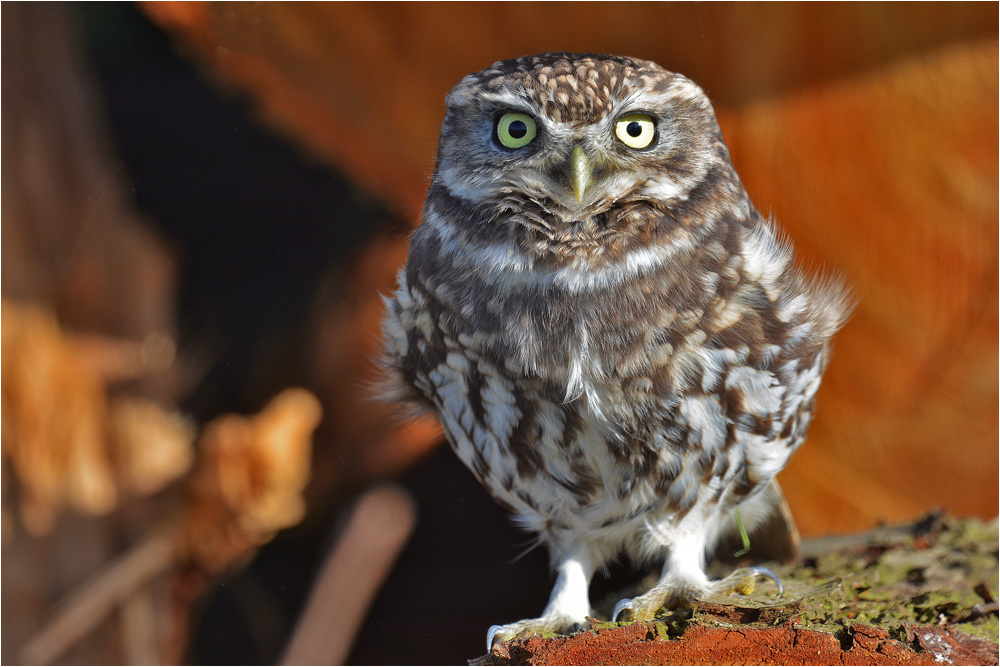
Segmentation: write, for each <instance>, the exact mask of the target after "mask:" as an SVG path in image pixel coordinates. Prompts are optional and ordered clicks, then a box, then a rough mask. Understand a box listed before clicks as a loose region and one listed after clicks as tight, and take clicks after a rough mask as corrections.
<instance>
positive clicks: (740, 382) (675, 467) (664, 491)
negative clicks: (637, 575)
mask: <svg viewBox="0 0 1000 667" xmlns="http://www.w3.org/2000/svg"><path fill="white" fill-rule="evenodd" d="M428 220H429V221H430V224H426V223H425V225H424V226H422V227H421V228H420V229H419V230H418V231H417V233H416V234H415V236H414V238H413V240H412V242H411V259H410V262H409V264H408V268H407V271H406V274H405V281H404V282H403V284H401V286H400V290H399V292H398V293H397V297H396V301H395V303H394V309H393V321H394V323H395V325H396V327H397V328H398V330H399V332H401V333H399V334H397V336H396V337H395V339H396V340H397V341H398V346H397V348H396V349H395V350H394V356H395V358H396V359H398V360H399V361H400V367H401V369H402V371H403V382H404V383H408V384H410V385H411V386H413V387H416V388H417V390H418V391H419V392H420V394H421V395H422V396H426V397H428V399H429V402H430V403H431V405H432V407H433V408H434V410H435V411H436V412H437V413H438V414H439V416H440V418H441V420H442V423H443V425H444V428H445V431H446V433H448V435H449V439H450V442H451V444H452V446H453V448H454V449H455V451H456V452H457V453H458V455H459V457H460V458H461V459H462V460H463V461H464V462H465V463H466V464H467V465H468V466H469V468H470V469H471V470H472V471H473V472H474V474H476V476H477V477H478V478H479V479H480V481H481V482H482V483H483V484H484V485H485V486H486V488H487V489H488V490H489V491H490V492H491V493H492V494H493V495H494V497H496V498H497V499H498V500H499V501H500V502H501V503H503V504H504V505H506V506H508V507H510V508H511V509H513V510H514V511H515V513H516V514H517V515H518V516H519V517H520V519H519V520H520V521H521V522H522V523H523V524H525V525H526V526H527V527H529V528H531V529H534V530H539V531H543V532H544V531H546V530H549V529H551V528H553V527H554V528H569V529H570V531H571V532H577V531H581V530H582V531H586V530H610V529H611V528H610V527H611V526H619V527H620V532H621V534H622V539H623V540H625V539H627V538H628V537H629V536H635V535H638V534H639V532H637V531H636V529H635V526H634V525H632V524H635V523H636V522H640V523H641V522H643V521H648V520H649V517H650V514H651V513H655V512H670V513H676V512H684V511H686V510H689V509H690V508H691V507H693V506H694V505H695V504H696V503H697V502H698V500H699V498H702V499H705V498H708V499H709V500H711V501H713V502H717V503H718V502H721V503H722V504H723V505H732V504H735V503H736V502H739V501H740V500H742V499H743V498H745V497H746V496H747V495H749V494H750V493H752V492H753V491H754V490H755V489H757V488H758V487H759V486H760V485H761V484H766V483H767V482H768V481H770V479H771V478H772V477H773V476H774V474H776V473H777V472H778V471H779V470H780V469H781V468H782V467H783V466H784V464H785V461H786V460H787V458H788V456H790V455H791V453H792V451H794V448H795V447H796V446H797V445H798V444H799V442H800V441H801V438H802V433H804V429H805V427H806V426H807V423H808V413H809V408H810V407H811V402H812V398H813V395H814V393H815V386H814V385H813V384H810V380H816V381H818V378H819V374H820V371H821V368H822V365H823V364H824V363H825V354H821V353H819V350H818V349H817V350H813V351H812V353H811V358H810V359H805V358H804V357H803V355H802V352H803V350H802V349H801V347H796V345H794V344H793V343H794V340H795V332H796V331H798V332H799V335H800V337H801V336H802V334H803V331H802V329H803V328H804V327H805V328H809V324H808V322H807V321H806V320H807V312H806V310H807V308H806V305H807V301H805V300H801V299H800V301H799V303H798V305H794V304H793V305H785V306H784V307H785V311H783V312H779V311H780V310H781V308H782V306H781V305H780V304H784V303H785V301H786V300H787V299H786V298H785V296H784V292H785V288H783V287H782V286H781V285H780V284H779V279H780V277H781V276H782V275H786V273H785V272H784V265H785V264H787V262H788V261H789V260H790V257H789V255H788V253H787V249H784V248H782V247H781V246H780V244H778V243H777V242H776V241H775V240H774V238H773V232H771V231H770V229H769V228H768V227H767V225H766V224H764V223H763V222H762V221H760V220H759V219H758V220H756V221H755V222H756V226H754V227H749V226H737V227H735V228H733V227H726V228H725V229H726V230H727V232H726V236H723V235H719V238H715V239H712V240H711V241H709V242H703V243H702V244H700V245H699V246H698V248H699V251H698V252H694V253H689V254H688V256H686V257H685V262H684V265H685V267H686V269H685V270H678V267H677V266H676V265H675V263H674V262H676V255H673V256H672V255H670V254H669V253H656V252H655V251H653V250H650V249H648V248H641V247H640V248H637V249H636V250H633V251H632V252H631V253H630V254H626V255H625V256H624V257H623V258H622V259H621V260H620V261H618V262H613V263H610V264H609V265H607V266H602V267H598V268H586V267H584V268H575V267H573V266H559V265H554V266H552V267H548V268H545V267H543V268H537V263H533V262H532V258H531V257H530V255H529V254H527V253H524V252H520V251H517V250H516V249H513V248H511V247H510V246H507V247H506V250H505V251H502V250H501V249H500V248H501V247H503V246H497V247H496V248H494V250H493V252H494V255H493V256H489V255H487V254H486V253H484V252H473V253H469V252H468V244H464V243H455V242H454V238H453V235H449V233H448V231H447V229H448V228H447V227H446V226H444V225H441V224H435V219H434V217H433V216H429V217H428ZM729 235H735V236H738V238H729V237H728V236H729ZM727 246H728V247H729V248H731V250H732V251H727V250H726V249H725V248H726V247H727ZM747 253H750V254H753V253H756V254H761V255H764V256H763V257H760V258H755V259H753V261H750V262H748V261H747V258H746V254H747ZM484 257H488V258H489V259H484ZM759 264H763V265H767V266H768V267H769V268H768V270H767V271H763V270H760V269H759V267H757V266H756V265H759ZM691 267H697V270H693V269H692V268H691ZM754 271H757V272H758V273H760V276H759V277H755V275H754V274H753V273H752V272H754ZM765 274H766V275H765ZM767 276H771V277H772V278H773V284H771V283H770V282H768V281H767V280H765V278H766V277H767ZM769 290H770V292H771V295H770V296H769V295H768V291H769ZM782 317H784V318H785V319H784V320H782ZM402 332H405V335H404V334H403V333H402ZM790 343H791V344H790ZM806 356H808V355H806ZM793 357H795V359H794V360H793V359H792V358H793ZM800 361H803V362H804V364H803V363H799V362H800ZM790 389H791V391H789V390H790ZM706 479H708V480H710V483H708V484H704V483H703V482H704V480H706ZM640 532H641V531H640Z"/></svg>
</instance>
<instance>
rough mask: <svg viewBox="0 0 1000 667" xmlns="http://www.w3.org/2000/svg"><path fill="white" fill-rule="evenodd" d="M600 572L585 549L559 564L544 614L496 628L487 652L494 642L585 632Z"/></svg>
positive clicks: (489, 635) (487, 637) (491, 633)
mask: <svg viewBox="0 0 1000 667" xmlns="http://www.w3.org/2000/svg"><path fill="white" fill-rule="evenodd" d="M596 569H597V566H596V564H595V559H594V555H593V553H592V552H591V550H590V549H588V548H581V549H579V550H577V551H575V552H574V553H572V554H570V555H569V556H568V557H567V558H565V559H564V560H563V561H562V562H561V563H560V564H559V567H558V572H559V574H558V576H557V577H556V584H555V586H553V588H552V595H551V596H550V597H549V603H548V604H547V605H546V606H545V611H543V612H542V615H541V616H540V617H538V618H528V619H525V620H523V621H518V622H517V623H508V624H507V625H494V626H492V627H491V628H490V630H489V632H488V633H487V635H486V650H487V651H489V650H490V649H492V648H493V642H494V641H508V640H511V639H518V638H521V637H527V636H530V635H541V634H545V633H558V634H566V633H569V632H573V631H575V630H580V629H583V628H584V627H585V626H586V624H587V615H588V614H590V596H589V594H588V589H589V587H590V579H591V578H592V577H593V576H594V571H595V570H596Z"/></svg>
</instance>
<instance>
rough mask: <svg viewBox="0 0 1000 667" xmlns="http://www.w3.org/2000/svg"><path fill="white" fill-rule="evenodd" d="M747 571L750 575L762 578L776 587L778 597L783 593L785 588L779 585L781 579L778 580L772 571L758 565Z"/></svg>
mask: <svg viewBox="0 0 1000 667" xmlns="http://www.w3.org/2000/svg"><path fill="white" fill-rule="evenodd" d="M747 569H748V570H749V571H750V574H752V575H754V576H764V577H767V578H768V579H770V580H771V581H773V582H774V585H775V586H777V587H778V596H779V597H780V596H781V594H782V593H784V592H785V587H784V586H782V585H781V579H779V578H778V575H776V574H775V573H774V572H773V571H772V570H770V569H768V568H766V567H763V566H760V565H755V566H754V567H750V568H747Z"/></svg>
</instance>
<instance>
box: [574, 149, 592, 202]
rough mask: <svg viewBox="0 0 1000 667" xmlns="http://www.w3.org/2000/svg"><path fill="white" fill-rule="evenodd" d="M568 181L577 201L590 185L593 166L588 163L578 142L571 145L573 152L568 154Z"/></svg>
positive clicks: (579, 200)
mask: <svg viewBox="0 0 1000 667" xmlns="http://www.w3.org/2000/svg"><path fill="white" fill-rule="evenodd" d="M568 166H569V182H570V185H571V186H572V188H573V194H574V195H576V201H577V203H579V202H581V201H583V194H584V193H585V192H586V191H587V188H588V187H589V186H590V181H591V178H592V175H593V173H594V168H593V166H592V165H591V163H590V158H588V157H587V154H586V153H584V152H583V149H582V148H580V144H577V145H576V146H574V147H573V152H572V153H570V155H569V165H568Z"/></svg>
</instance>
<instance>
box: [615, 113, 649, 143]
mask: <svg viewBox="0 0 1000 667" xmlns="http://www.w3.org/2000/svg"><path fill="white" fill-rule="evenodd" d="M615 134H616V135H618V138H619V139H621V140H622V143H623V144H625V145H626V146H628V147H630V148H646V147H647V146H649V145H650V144H651V143H653V139H655V138H656V125H654V124H653V119H652V118H650V117H649V116H647V115H646V114H644V113H630V114H626V115H624V116H622V117H621V118H619V119H618V124H617V125H615Z"/></svg>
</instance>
